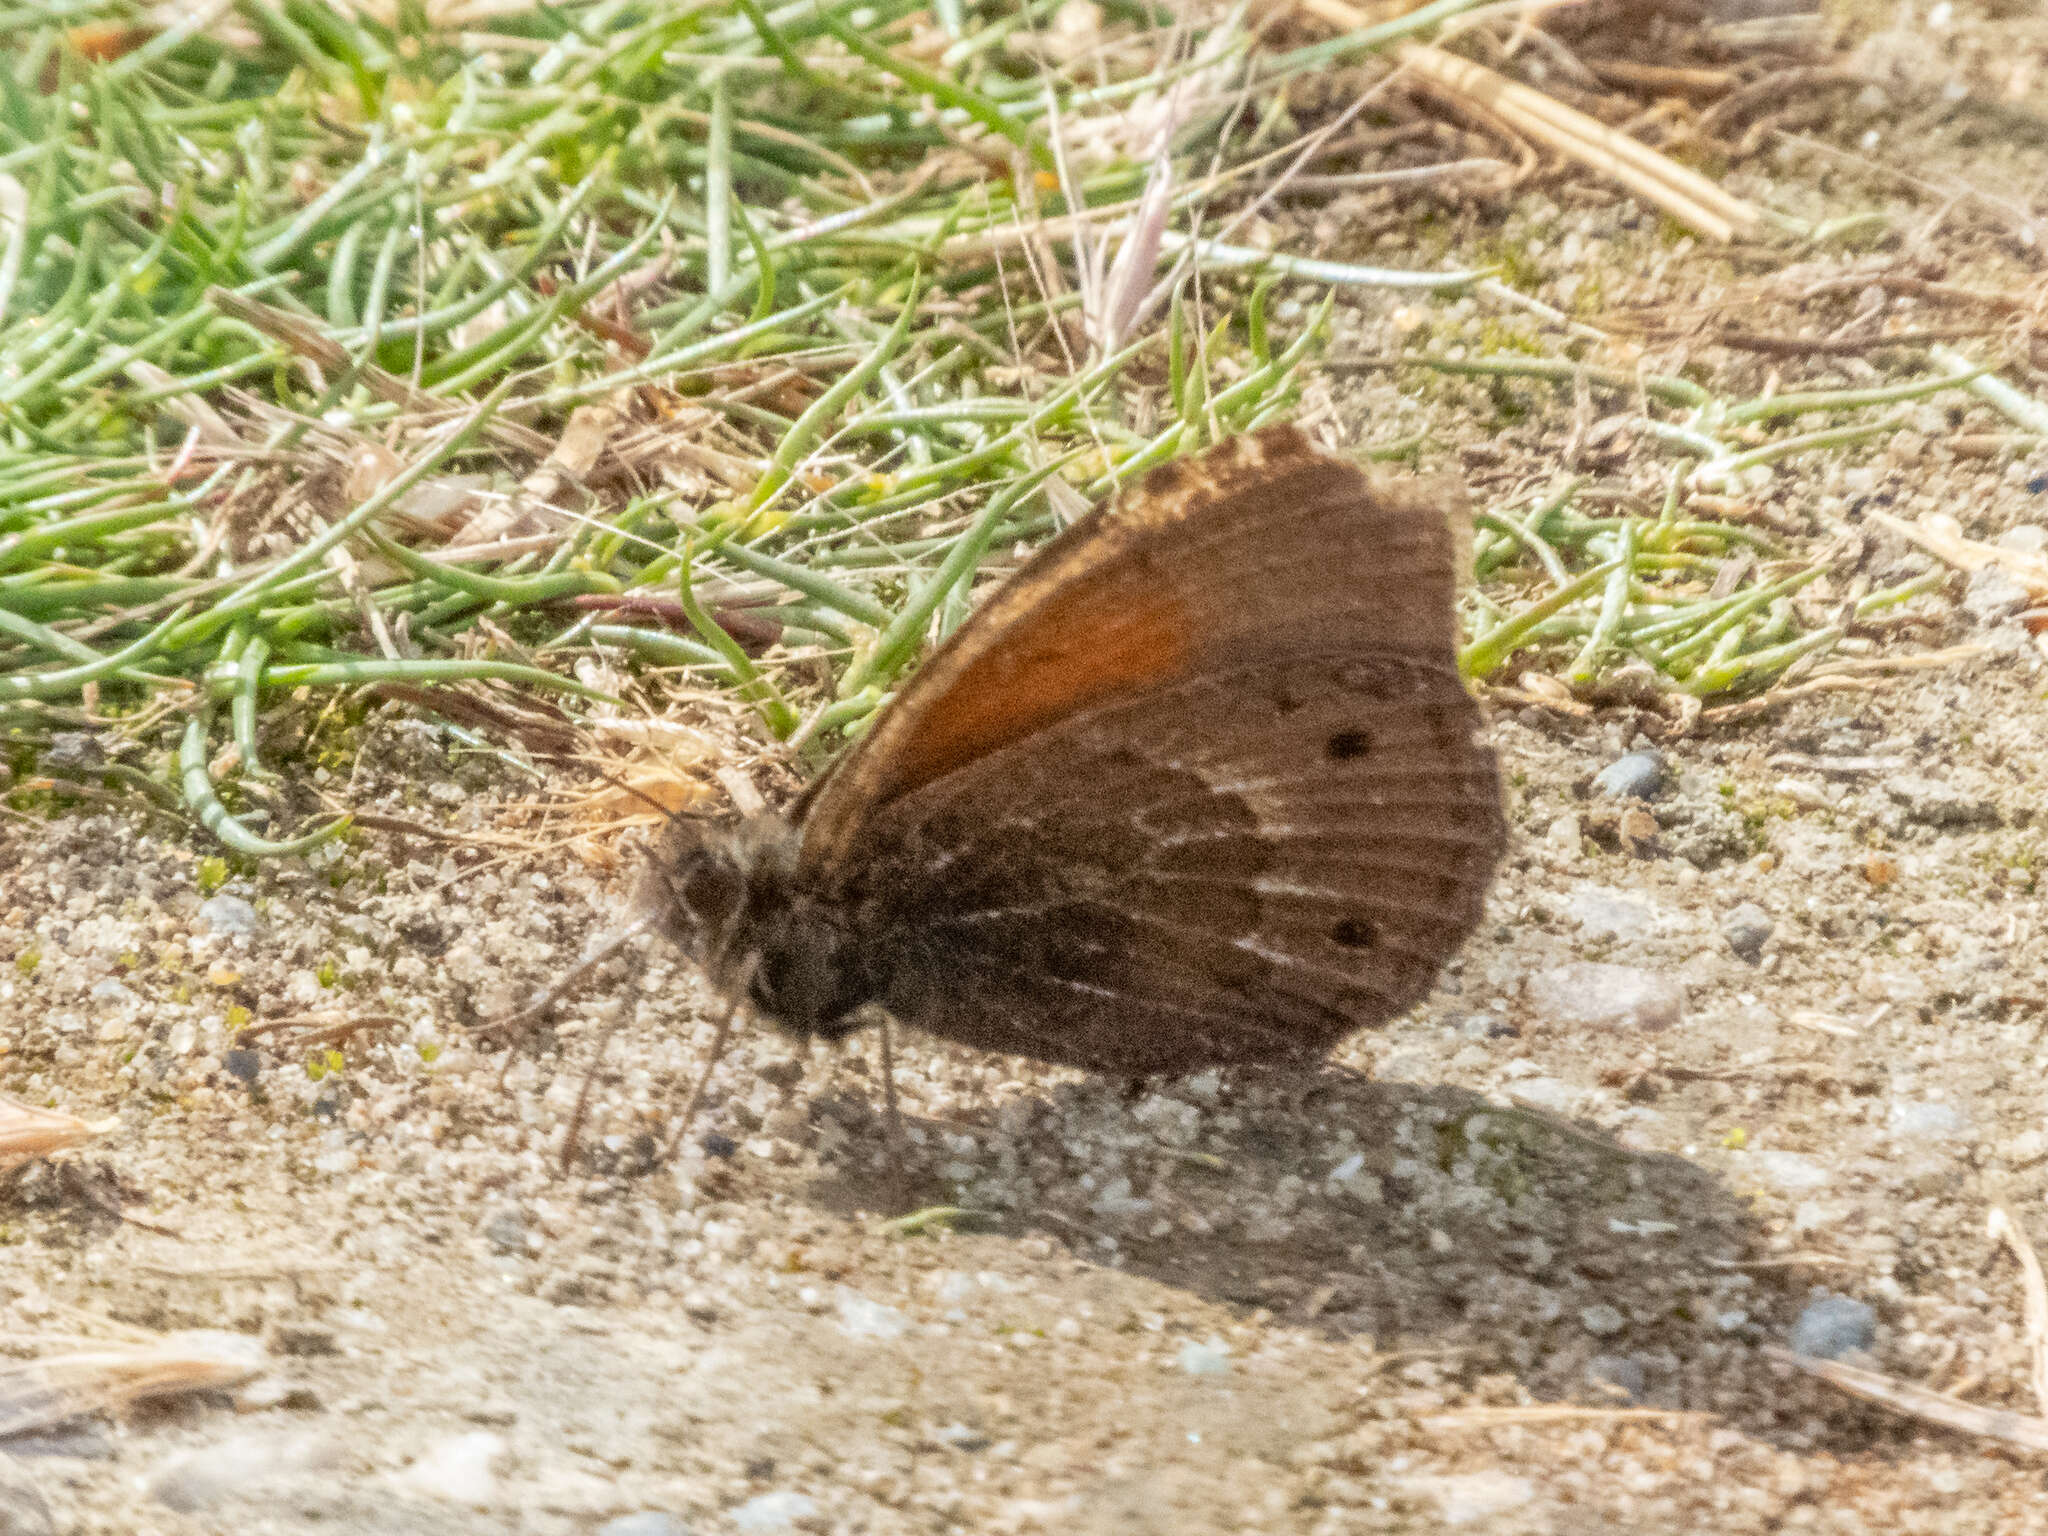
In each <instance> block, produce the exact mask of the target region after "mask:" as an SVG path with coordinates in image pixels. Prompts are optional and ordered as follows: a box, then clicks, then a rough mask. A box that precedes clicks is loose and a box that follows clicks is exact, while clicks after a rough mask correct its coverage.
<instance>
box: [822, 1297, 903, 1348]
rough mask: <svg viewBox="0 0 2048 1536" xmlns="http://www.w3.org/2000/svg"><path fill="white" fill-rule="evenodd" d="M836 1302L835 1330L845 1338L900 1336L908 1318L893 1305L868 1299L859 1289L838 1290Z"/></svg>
mask: <svg viewBox="0 0 2048 1536" xmlns="http://www.w3.org/2000/svg"><path fill="white" fill-rule="evenodd" d="M837 1304H838V1311H839V1331H840V1332H841V1333H843V1334H845V1335H846V1336H847V1337H848V1338H849V1339H895V1338H901V1337H902V1336H903V1334H904V1333H905V1331H907V1330H908V1329H909V1327H910V1319H909V1318H907V1317H905V1316H904V1315H903V1314H902V1313H901V1312H898V1311H897V1310H896V1309H895V1308H894V1307H885V1306H883V1305H882V1304H881V1303H880V1302H879V1301H871V1300H870V1299H869V1298H867V1297H865V1296H863V1295H861V1293H860V1292H859V1291H850V1290H842V1291H840V1293H839V1296H838V1303H837Z"/></svg>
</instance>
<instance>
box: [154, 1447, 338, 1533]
mask: <svg viewBox="0 0 2048 1536" xmlns="http://www.w3.org/2000/svg"><path fill="white" fill-rule="evenodd" d="M339 1455H340V1452H339V1449H338V1448H337V1447H336V1446H334V1445H332V1444H330V1443H328V1442H327V1441H326V1440H325V1439H323V1438H322V1437H320V1436H316V1435H310V1434H295V1435H272V1434H245V1435H233V1436H230V1437H229V1438H227V1439H225V1440H220V1441H216V1442H215V1443H214V1444H212V1445H206V1446H200V1447H199V1448H197V1449H195V1450H190V1451H185V1452H183V1453H181V1454H179V1455H176V1456H173V1457H171V1458H170V1459H169V1460H167V1461H166V1462H164V1463H163V1465H162V1466H160V1467H159V1468H158V1469H157V1470H156V1471H155V1472H153V1473H152V1474H150V1476H149V1478H148V1480H147V1482H146V1483H145V1485H144V1486H145V1487H147V1489H148V1490H149V1495H150V1497H151V1498H153V1499H155V1500H156V1502H157V1503H159V1504H161V1505H163V1506H164V1507H165V1508H166V1509H173V1510H176V1511H177V1512H178V1513H179V1514H192V1513H195V1512H196V1511H199V1510H202V1509H206V1508H208V1507H210V1506H212V1505H215V1504H219V1503H221V1502H223V1501H224V1500H227V1499H233V1498H246V1497H248V1496H249V1495H250V1494H252V1493H253V1492H257V1491H259V1490H261V1489H262V1488H263V1486H264V1485H266V1484H269V1483H273V1482H277V1481H279V1480H292V1481H295V1480H297V1479H299V1478H302V1477H303V1476H305V1474H307V1473H309V1472H315V1471H319V1470H321V1469H322V1468H325V1467H329V1466H332V1465H333V1463H334V1462H335V1460H336V1459H337V1458H338V1456H339Z"/></svg>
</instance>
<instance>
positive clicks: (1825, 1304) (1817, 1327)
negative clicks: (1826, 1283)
mask: <svg viewBox="0 0 2048 1536" xmlns="http://www.w3.org/2000/svg"><path fill="white" fill-rule="evenodd" d="M1876 1338H1877V1314H1876V1313H1875V1312H1873V1311H1871V1310H1870V1308H1869V1307H1867V1306H1865V1305H1864V1304H1863V1303H1862V1302H1860V1301H1857V1300H1855V1299H1854V1298H1853V1297H1849V1296H1834V1295H1830V1294H1828V1293H1827V1292H1825V1291H1823V1292H1822V1293H1820V1294H1819V1295H1817V1296H1815V1297H1814V1298H1813V1300H1811V1301H1809V1302H1808V1303H1807V1304H1806V1307H1805V1310H1803V1311H1802V1312H1801V1313H1800V1314H1799V1321H1797V1322H1796V1323H1794V1324H1793V1325H1792V1348H1793V1351H1794V1352H1795V1353H1797V1354H1802V1355H1808V1356H1810V1357H1812V1358H1813V1359H1816V1360H1838V1359H1840V1358H1841V1357H1842V1356H1843V1355H1846V1354H1849V1353H1850V1352H1852V1351H1854V1350H1867V1349H1869V1348H1870V1346H1871V1344H1872V1342H1873V1341H1874V1340H1875V1339H1876Z"/></svg>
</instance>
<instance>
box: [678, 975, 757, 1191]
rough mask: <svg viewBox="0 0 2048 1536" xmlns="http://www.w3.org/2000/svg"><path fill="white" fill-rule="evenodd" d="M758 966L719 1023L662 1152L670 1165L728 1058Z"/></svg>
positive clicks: (738, 987) (741, 983)
mask: <svg viewBox="0 0 2048 1536" xmlns="http://www.w3.org/2000/svg"><path fill="white" fill-rule="evenodd" d="M753 972H754V967H753V964H752V962H749V963H748V964H747V965H746V966H745V968H744V969H743V971H742V973H741V975H740V978H739V981H738V984H737V985H736V986H735V987H734V988H733V993H732V997H733V1000H732V1002H731V1003H730V1004H729V1005H728V1006H727V1008H726V1010H725V1014H724V1017H722V1018H720V1019H719V1021H718V1031H717V1033H716V1034H714V1035H713V1036H712V1037H711V1049H710V1050H709V1051H708V1052H706V1053H705V1057H704V1070H703V1071H701V1072H699V1073H698V1074H697V1082H696V1084H695V1086H694V1087H692V1088H691V1089H690V1096H689V1098H687V1099H685V1100H684V1101H683V1107H682V1111H681V1113H679V1114H678V1115H677V1116H676V1128H675V1129H674V1130H673V1131H671V1132H669V1137H668V1145H667V1146H666V1147H664V1148H663V1149H662V1153H661V1159H662V1161H663V1162H668V1161H670V1160H671V1159H673V1158H674V1157H675V1155H676V1152H677V1150H678V1149H679V1148H680V1147H681V1146H682V1144H683V1138H684V1137H685V1136H687V1135H688V1134H689V1133H690V1124H691V1122H692V1121H694V1120H695V1119H696V1118H697V1108H698V1106H699V1105H701V1104H702V1103H703V1102H704V1092H705V1090H706V1089H708V1088H709V1087H710V1086H711V1074H712V1073H713V1072H716V1071H717V1070H718V1063H719V1060H720V1058H721V1057H723V1056H724V1055H725V1047H726V1043H727V1042H728V1041H730V1040H731V1039H732V1026H733V1020H735V1019H737V1018H738V1017H739V1014H740V999H742V998H744V997H745V996H746V995H747V988H748V986H749V985H750V984H751V983H752V982H753V979H754V974H753Z"/></svg>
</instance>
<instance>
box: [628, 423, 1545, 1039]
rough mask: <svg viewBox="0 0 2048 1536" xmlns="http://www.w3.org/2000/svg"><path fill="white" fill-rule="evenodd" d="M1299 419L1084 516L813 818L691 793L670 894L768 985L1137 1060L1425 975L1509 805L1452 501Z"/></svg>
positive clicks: (725, 958)
mask: <svg viewBox="0 0 2048 1536" xmlns="http://www.w3.org/2000/svg"><path fill="white" fill-rule="evenodd" d="M1458 510H1460V509H1458V508H1455V507H1452V506H1451V505H1449V504H1448V503H1447V500H1446V498H1445V497H1444V495H1443V494H1442V493H1441V492H1440V491H1436V492H1433V491H1431V490H1429V489H1426V488H1424V487H1423V486H1422V485H1421V484H1420V483H1415V482H1411V483H1407V484H1402V483H1396V482H1381V481H1378V480H1375V479H1373V478H1370V477H1368V476H1367V475H1366V474H1365V473H1364V472H1363V471H1361V470H1360V469H1359V468H1357V467H1356V466H1354V465H1352V464H1350V463H1347V462H1344V461H1341V460H1338V459H1335V458H1331V457H1329V456H1327V455H1325V454H1322V453H1320V452H1317V451H1316V450H1315V449H1313V448H1311V447H1310V446H1309V444H1308V442H1307V440H1306V439H1305V438H1304V437H1302V435H1301V434H1300V433H1299V432H1297V431H1296V430H1294V429H1293V428H1287V427H1282V428H1274V429H1270V430H1267V431H1263V432H1259V433H1255V434H1252V435H1249V436H1245V437H1240V438H1236V439H1233V440H1231V441H1229V442H1226V443H1224V444H1223V445H1221V446H1220V447H1218V448H1215V449H1213V450H1211V451H1210V452H1208V453H1205V454H1203V455H1201V456H1199V457H1197V458H1193V459H1188V460H1183V461H1181V462H1179V463H1176V464H1172V465H1169V466H1167V467H1165V468H1163V469H1160V470H1157V471H1155V472H1153V473H1152V474H1151V475H1149V476H1147V477H1146V478H1145V479H1144V480H1143V482H1142V483H1141V484H1139V485H1138V486H1137V487H1136V488H1135V489H1134V490H1131V491H1128V492H1126V493H1125V494H1124V495H1123V496H1122V497H1121V498H1120V500H1118V501H1117V502H1115V503H1113V504H1111V505H1107V506H1104V507H1102V508H1098V509H1097V510H1096V511H1095V512H1094V513H1092V514H1091V515H1089V516H1088V517H1086V518H1084V519H1083V520H1081V521H1080V522H1077V523H1076V524H1075V525H1074V526H1073V527H1071V528H1069V529H1068V530H1067V531H1066V532H1065V533H1064V534H1062V535H1060V536H1059V537H1058V538H1056V539H1054V540H1053V541H1052V543H1050V544H1049V545H1047V546H1046V547H1045V549H1043V550H1042V551H1041V552H1040V553H1039V554H1038V555H1037V556H1036V557H1035V558H1033V559H1032V560H1031V561H1029V562H1028V563H1027V564H1026V565H1025V566H1024V567H1023V568H1022V569H1021V570H1020V571H1018V572H1017V573H1016V574H1015V575H1014V576H1013V577H1011V578H1010V579H1009V580H1008V581H1007V582H1005V583H1004V584H1003V585H1002V586H1001V587H1000V588H999V589H998V590H997V591H996V592H995V593H994V594H993V595H992V596H991V597H989V599H988V600H987V601H986V602H985V603H983V604H982V606H981V607H980V608H979V610H977V611H976V612H975V613H974V615H973V616H972V617H971V618H970V619H969V620H968V621H967V622H966V623H965V624H964V625H963V626H962V627H961V628H960V629H959V630H958V632H956V633H955V634H954V635H953V636H952V637H951V638H950V639H949V640H948V641H947V642H946V643H945V644H944V645H942V646H941V647H940V648H939V649H938V651H937V652H936V653H935V654H934V655H933V656H932V657H931V658H930V660H928V661H927V662H926V663H925V664H924V666H923V668H922V669H921V670H920V671H919V672H918V673H917V674H916V676H915V677H914V678H913V679H912V680H911V681H910V683H909V684H908V685H907V686H906V687H905V688H904V690H903V691H902V693H901V694H900V695H899V696H898V697H897V698H896V699H895V700H894V702H892V703H891V704H889V705H888V706H887V707H886V708H885V709H884V710H883V711H882V713H881V714H880V716H879V717H878V718H877V719H876V720H875V723H874V727H873V729H872V730H871V731H870V732H869V734H868V735H867V736H866V737H865V738H864V739H863V740H862V741H860V742H859V743H858V744H857V745H856V746H854V747H853V748H852V749H851V750H850V751H848V752H847V753H846V754H845V755H844V756H843V757H841V758H840V759H839V761H838V762H837V763H835V764H834V765H833V767H832V768H831V769H830V770H829V771H828V772H827V773H826V774H825V775H824V776H823V777H822V778H821V779H819V780H818V781H817V782H816V783H814V784H813V785H812V786H811V788H810V789H809V791H808V792H806V793H805V794H804V795H803V796H802V798H800V799H799V800H798V801H797V802H796V804H795V805H794V806H793V807H792V808H791V809H790V811H789V812H788V813H787V814H786V815H778V814H773V813H766V814H761V815H756V816H751V817H747V818H745V819H743V820H740V821H738V822H736V823H735V822H726V823H714V822H708V821H703V820H689V819H679V820H678V821H676V822H674V823H673V824H672V825H671V828H670V830H669V832H668V834H667V836H666V838H665V840H664V843H663V846H662V849H661V852H660V854H659V856H658V858H657V860H656V868H655V871H654V874H653V877H652V879H651V880H650V881H649V883H648V889H647V892H646V896H645V899H646V900H648V901H650V902H651V903H652V909H651V911H649V912H648V913H647V916H648V917H649V918H650V919H651V921H652V922H653V923H654V924H655V925H656V926H659V927H660V928H661V929H662V930H663V931H665V932H666V933H667V934H668V935H669V937H670V938H671V939H673V940H674V941H675V942H676V943H677V944H678V945H679V946H681V948H682V949H683V950H684V951H686V952H687V953H688V954H689V955H690V956H692V957H693V958H694V959H695V960H696V961H697V962H698V963H699V964H700V965H702V966H703V967H704V969H705V971H706V973H707V975H708V976H709V977H710V979H711V980H712V982H713V983H714V985H716V986H717V987H718V988H719V989H720V990H721V991H722V992H723V993H724V994H725V995H726V996H727V997H728V998H731V999H733V1000H734V1001H735V1003H738V1002H739V1001H740V1000H742V999H743V1000H744V1001H745V1002H747V1003H750V1004H751V1005H752V1006H753V1007H754V1008H755V1009H756V1010H757V1011H758V1012H760V1013H761V1014H762V1015H764V1016H765V1017H767V1018H768V1019H770V1020H772V1021H773V1022H774V1023H776V1024H778V1025H779V1026H781V1027H782V1028H783V1029H785V1030H788V1031H790V1032H791V1033H794V1034H797V1035H805V1036H810V1035H821V1036H824V1037H826V1038H838V1037H840V1036H842V1035H845V1034H847V1033H848V1032H850V1031H851V1030H853V1029H854V1028H856V1027H858V1026H859V1025H860V1024H861V1023H864V1022H866V1021H867V1018H868V1017H870V1016H871V1015H870V1013H869V1009H870V1005H879V1007H880V1008H881V1009H883V1010H885V1011H886V1012H887V1013H888V1014H890V1015H893V1016H894V1017H895V1018H896V1019H898V1020H900V1021H901V1022H902V1023H904V1024H907V1025H910V1026H912V1027H913V1028H916V1029H920V1030H923V1031H925V1032H926V1033H928V1034H933V1035H938V1036H942V1037H944V1038H945V1039H948V1040H955V1041H959V1042H961V1043H963V1044H966V1045H972V1046H977V1047H980V1048H982V1049H985V1050H991V1051H1006V1052H1012V1053H1015V1054H1018V1055H1022V1056H1032V1057H1036V1058H1037V1059H1039V1060H1041V1061H1048V1062H1060V1063H1066V1064H1070V1065H1074V1066H1080V1067H1088V1068H1093V1069H1095V1070H1097V1071H1101V1072H1109V1073H1118V1074H1123V1075H1127V1076H1142V1075H1147V1074H1152V1073H1177V1072H1186V1071H1191V1070H1194V1069H1196V1068H1200V1067H1204V1066H1211V1065H1218V1064H1223V1063H1229V1062H1280V1061H1305V1060H1313V1059H1315V1058H1317V1057H1320V1056H1321V1055H1322V1054H1324V1053H1325V1052H1326V1051H1328V1050H1329V1048H1330V1047H1331V1046H1332V1045H1334V1044H1335V1043H1336V1042H1337V1041H1338V1040H1340V1039H1342V1038H1343V1037H1344V1036H1345V1035H1347V1034H1349V1033H1351V1032H1352V1031H1353V1030H1355V1029H1358V1028H1360V1027H1362V1026H1364V1025H1368V1024H1375V1023H1378V1022H1380V1021H1382V1020H1384V1019H1386V1018H1388V1017H1389V1016H1391V1015H1393V1014H1396V1013H1398V1012H1400V1011H1401V1010H1403V1009H1404V1008H1406V1007H1408V1006H1409V1005H1410V1004H1412V1003H1414V1002H1415V1001H1417V1000H1418V999H1419V998H1421V997H1422V996H1423V995H1424V994H1425V993H1426V992H1427V991H1428V990H1429V987H1430V985H1431V983H1432V981H1433V980H1434V978H1435V976H1436V974H1437V971H1438V968H1439V967H1440V966H1441V965H1442V964H1443V963H1444V961H1445V960H1446V959H1447V958H1449V956H1450V955H1451V954H1452V953H1453V952H1454V951H1455V950H1456V949H1457V947H1458V946H1459V944H1460V943H1462V942H1463V940H1464V939H1465V937H1466V935H1467V934H1469V933H1470V932H1471V931H1472V928H1473V926H1474V925H1475V924H1476V923H1477V922H1478V921H1479V916H1480V909H1481V906H1482V903H1483V901H1484V898H1485V895H1486V889H1487V885H1488V883H1489V881H1490V880H1491V878H1492V875H1493V870H1494V865H1495V863H1496V862H1497V861H1498V859H1499V857H1500V854H1501V849H1502V844H1503V840H1504V836H1505V829H1504V825H1503V819H1502V815H1501V805H1500V792H1499V787H1498V783H1497V779H1496V774H1495V769H1494V762H1493V756H1492V754H1491V752H1489V751H1488V750H1487V749H1486V748H1485V747H1483V746H1481V745H1479V744H1478V743H1477V741H1476V740H1475V733H1476V732H1477V729H1478V726H1479V715H1478V710H1477V707H1476V705H1475V704H1474V703H1473V701H1472V698H1471V696H1470V695H1469V694H1468V693H1467V692H1466V690H1465V687H1464V685H1463V683H1462V682H1461V680H1460V678H1459V675H1458V670H1457V664H1456V640H1457V620H1456V614H1455V611H1454V606H1455V597H1456V580H1455V571H1454V566H1455V563H1456V557H1455V538H1454V534H1453V532H1452V530H1451V526H1450V523H1451V520H1452V514H1454V513H1455V512H1457V511H1458Z"/></svg>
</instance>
